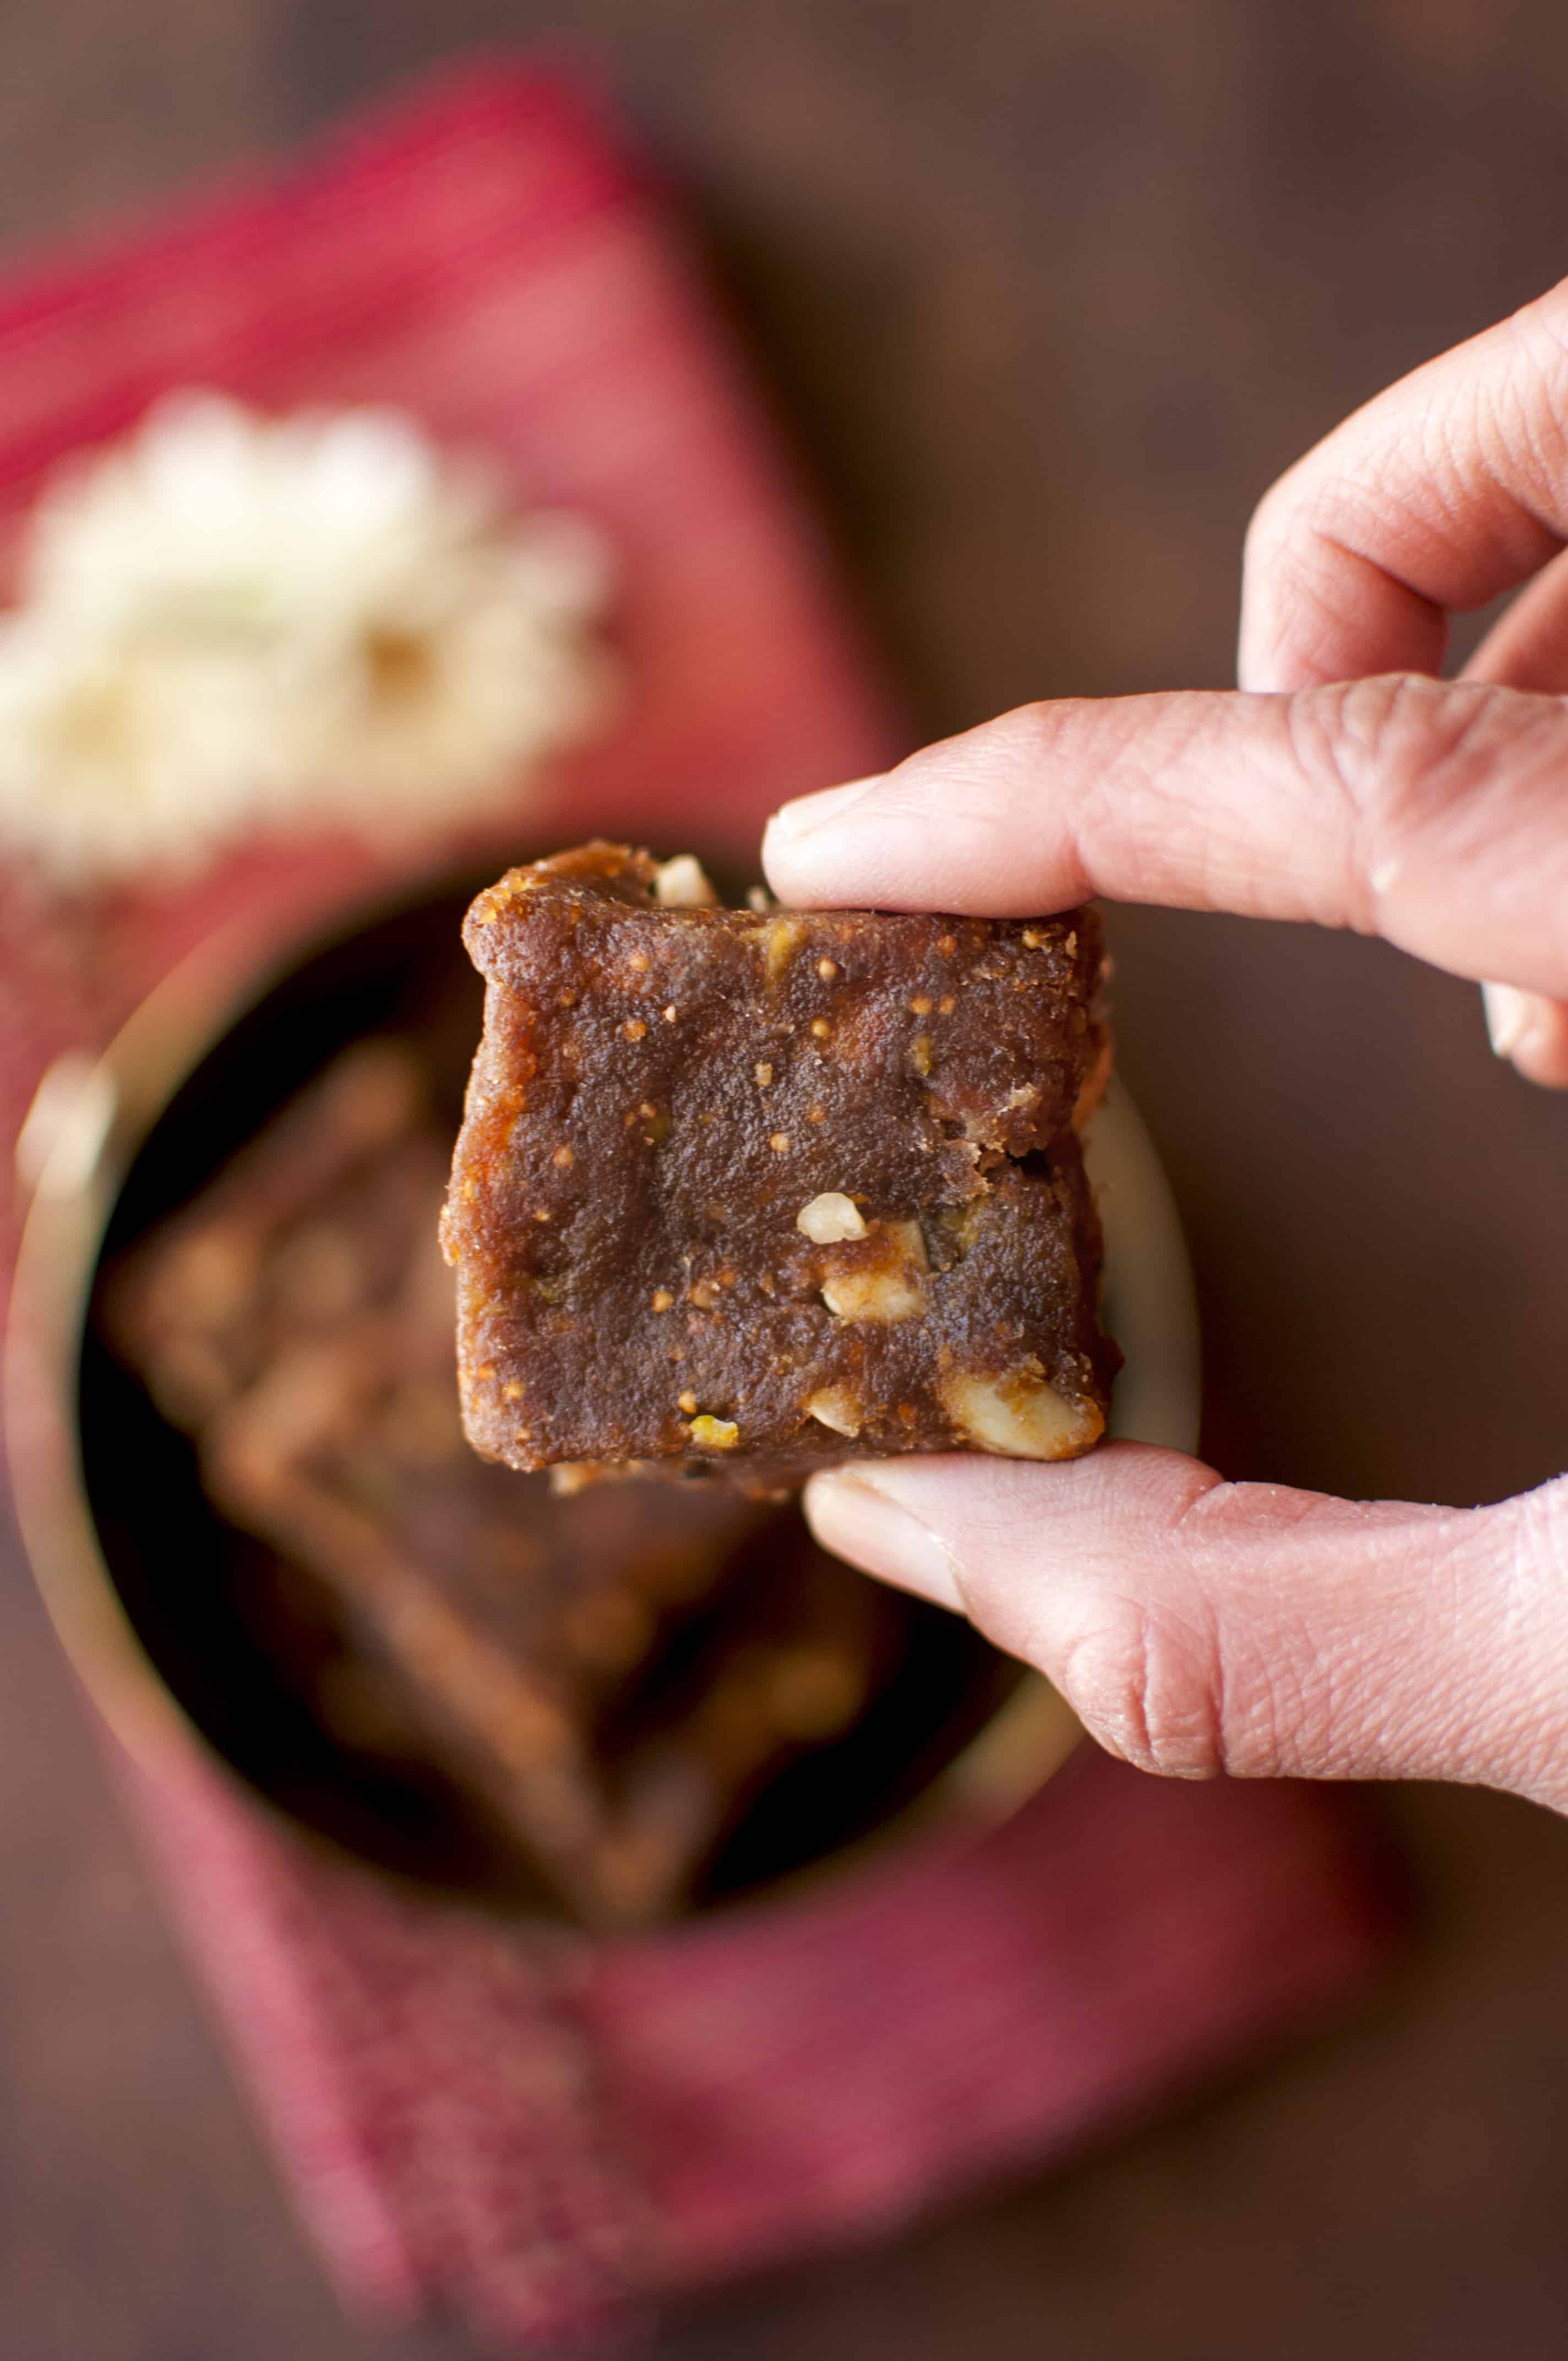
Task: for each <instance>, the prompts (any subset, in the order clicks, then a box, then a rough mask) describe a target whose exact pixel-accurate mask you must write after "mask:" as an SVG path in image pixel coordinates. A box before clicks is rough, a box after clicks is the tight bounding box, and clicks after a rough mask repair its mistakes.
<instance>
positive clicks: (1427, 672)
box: [766, 281, 1568, 1809]
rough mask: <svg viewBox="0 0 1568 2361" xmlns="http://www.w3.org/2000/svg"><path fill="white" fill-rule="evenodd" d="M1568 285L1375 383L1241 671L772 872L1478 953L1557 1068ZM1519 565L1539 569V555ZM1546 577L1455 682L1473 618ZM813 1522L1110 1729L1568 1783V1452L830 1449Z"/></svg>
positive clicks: (1183, 1743) (809, 838) (1293, 503)
mask: <svg viewBox="0 0 1568 2361" xmlns="http://www.w3.org/2000/svg"><path fill="white" fill-rule="evenodd" d="M1564 544H1568V281H1565V282H1564V283H1563V285H1561V286H1559V287H1557V288H1555V289H1553V290H1552V291H1551V292H1550V293H1549V294H1547V295H1546V296H1543V297H1542V298H1541V300H1540V302H1537V303H1534V304H1531V305H1530V306H1528V307H1527V308H1526V309H1525V310H1524V311H1523V312H1521V313H1518V314H1516V315H1515V317H1514V318H1512V319H1510V320H1508V321H1506V322H1504V323H1502V324H1500V325H1499V326H1497V327H1496V328H1493V329H1490V330H1488V331H1487V332H1486V334H1485V335H1481V336H1478V337H1475V339H1473V340H1472V341H1471V342H1470V343H1469V344H1467V345H1464V346H1460V347H1458V348H1457V349H1456V350H1455V351H1453V352H1452V353H1449V354H1446V355H1444V356H1443V357H1442V358H1440V359H1438V360H1436V361H1433V362H1431V363H1430V364H1428V366H1427V367H1426V368H1422V369H1419V370H1417V371H1416V372H1415V373H1414V374H1413V375H1412V376H1411V377H1409V378H1407V379H1404V380H1403V381H1402V382H1401V383H1400V384H1398V385H1397V386H1395V387H1393V388H1392V389H1390V390H1389V391H1388V392H1387V393H1385V394H1382V395H1380V396H1379V397H1378V398H1377V399H1376V401H1373V402H1371V403H1369V404H1368V405H1367V406H1366V408H1365V409H1364V410H1362V411H1360V412H1357V413H1356V414H1355V416H1354V417H1353V418H1352V419H1350V420H1349V421H1347V423H1345V424H1344V425H1343V426H1342V427H1340V428H1339V429H1338V430H1337V431H1336V432H1335V433H1334V434H1331V435H1330V436H1329V437H1328V438H1327V440H1326V441H1325V442H1323V443H1322V444H1321V445H1318V447H1317V448H1316V449H1315V450H1314V451H1312V452H1310V454H1309V455H1308V456H1307V457H1306V458H1305V459H1303V460H1302V461H1300V462H1299V465H1298V466H1297V467H1294V468H1292V469H1291V470H1290V472H1289V473H1288V475H1287V476H1285V477H1284V478H1281V480H1280V482H1279V483H1278V484H1277V485H1276V486H1275V488H1274V489H1273V490H1272V491H1271V492H1270V493H1269V494H1268V496H1267V498H1266V500H1264V501H1263V503H1262V505H1261V507H1260V508H1259V510H1258V511H1257V514H1256V516H1255V520H1254V522H1253V525H1252V528H1251V531H1250V533H1249V535H1248V541H1247V552H1246V565H1245V588H1244V597H1243V616H1242V635H1241V664H1240V675H1241V681H1242V688H1241V690H1240V691H1239V692H1230V693H1193V694H1187V695H1160V696H1151V697H1126V698H1118V699H1113V700H1106V701H1100V702H1091V701H1082V700H1062V701H1059V702H1055V703H1051V704H1046V705H1038V706H1032V707H1026V708H1022V709H1021V710H1019V711H1018V712H1015V713H1012V714H1008V715H1005V716H1003V718H1002V719H1000V720H998V721H993V722H991V723H989V724H987V725H986V726H985V727H983V728H981V729H979V730H971V731H970V732H968V733H967V734H965V735H964V736H962V737H959V738H956V739H952V740H949V741H947V742H946V743H945V744H943V745H939V746H935V747H930V748H927V750H926V751H925V752H921V753H919V754H916V755H915V756H914V757H912V759H911V760H910V761H908V762H906V763H902V764H900V766H899V767H898V768H897V769H896V770H895V771H893V772H891V773H890V774H888V775H887V776H886V777H884V778H879V779H871V780H863V781H859V782H856V783H855V784H853V785H850V786H847V787H839V788H833V789H829V790H828V791H827V792H826V793H824V794H823V795H820V796H807V797H806V798H803V799H802V800H801V801H800V802H799V803H796V804H793V805H790V806H788V807H786V808H785V809H784V811H783V812H782V813H780V814H779V815H778V816H777V817H776V818H775V819H774V821H773V824H772V826H771V828H770V830H769V835H768V841H767V848H766V854H767V866H768V873H769V876H770V879H771V881H772V883H773V886H774V889H775V890H776V891H777V892H778V893H779V894H780V895H782V896H783V897H784V899H785V900H787V901H790V902H794V903H796V904H802V905H813V904H815V905H819V906H822V905H829V906H830V905H835V904H838V905H861V906H865V905H871V906H879V907H882V908H891V909H918V908H942V909H952V910H959V911H965V912H971V913H975V914H989V915H998V916H999V915H1006V914H1012V915H1028V914H1030V913H1033V912H1036V911H1047V910H1051V909H1058V908H1063V907H1066V906H1069V905H1070V904H1072V903H1074V902H1077V901H1079V900H1081V899H1083V898H1084V897H1085V896H1087V895H1108V896H1110V897H1112V898H1114V899H1119V900H1126V901H1146V902H1158V903H1164V904H1167V905H1169V906H1179V907H1184V908H1196V909H1219V910H1231V911H1236V912H1240V913H1243V914H1245V915H1250V916H1253V917H1274V918H1305V919H1311V920H1313V921H1315V922H1316V923H1317V924H1320V925H1323V926H1337V927H1353V928H1356V929H1357V930H1359V931H1361V932H1364V933H1376V934H1380V935H1382V936H1384V937H1385V938H1386V939H1387V940H1388V941H1390V942H1392V943H1396V944H1398V945H1399V946H1400V947H1401V948H1402V949H1404V950H1408V951H1411V952H1414V953H1416V954H1417V955H1418V956H1420V957H1422V958H1425V959H1427V960H1430V961H1432V962H1434V963H1435V964H1437V965H1439V966H1441V967H1444V968H1447V969H1449V970H1450V971H1451V972H1453V973H1455V974H1459V975H1463V976H1467V977H1471V978H1474V979H1475V980H1477V981H1481V980H1483V979H1486V980H1487V1004H1488V1021H1489V1023H1490V1025H1491V1028H1492V1033H1493V1039H1494V1043H1495V1046H1497V1049H1498V1051H1499V1053H1500V1054H1503V1055H1507V1056H1508V1057H1510V1058H1511V1059H1512V1060H1513V1061H1514V1063H1515V1064H1516V1065H1517V1066H1518V1067H1519V1070H1520V1071H1521V1072H1523V1073H1525V1074H1528V1075H1529V1076H1530V1077H1531V1078H1532V1079H1533V1080H1535V1081H1538V1082H1547V1083H1555V1084H1568V802H1565V797H1568V702H1565V701H1564V699H1563V696H1561V695H1560V692H1565V691H1568V555H1560V554H1561V553H1563V551H1564ZM1532 577H1533V578H1532ZM1527 581H1528V582H1529V584H1530V587H1529V588H1528V589H1526V590H1525V591H1524V593H1523V595H1522V596H1521V597H1520V598H1519V599H1518V600H1517V601H1516V602H1515V604H1514V605H1513V607H1512V608H1511V609H1509V611H1508V614H1507V615H1506V616H1505V617H1504V619H1503V620H1502V621H1501V622H1500V623H1499V624H1498V625H1497V627H1496V629H1495V630H1494V631H1492V632H1491V634H1490V635H1489V636H1488V638H1487V639H1486V642H1484V644H1483V646H1482V648H1481V649H1480V651H1479V653H1478V654H1477V655H1476V657H1475V659H1474V660H1473V662H1472V663H1471V664H1470V665H1469V666H1468V667H1467V668H1466V673H1465V675H1464V679H1462V680H1461V681H1459V682H1453V683H1446V684H1445V683H1443V682H1442V681H1440V680H1438V679H1436V678H1434V677H1431V675H1432V674H1434V673H1435V672H1436V670H1437V669H1438V667H1439V666H1440V665H1441V664H1442V657H1443V653H1444V647H1445V642H1446V635H1447V620H1448V617H1449V615H1450V614H1451V613H1452V612H1455V611H1459V610H1462V609H1469V608H1475V607H1477V606H1481V605H1484V604H1485V603H1486V601H1487V600H1488V599H1490V598H1494V597H1496V596H1497V594H1498V593H1499V592H1501V591H1503V590H1506V589H1509V588H1514V587H1516V586H1517V585H1519V584H1520V583H1524V582H1527ZM806 1509H807V1513H808V1515H809V1516H810V1518H811V1521H812V1523H813V1525H814V1527H815V1529H816V1531H817V1534H818V1536H819V1537H820V1538H821V1539H822V1540H823V1541H824V1542H825V1543H827V1544H828V1547H830V1548H832V1549H835V1550H837V1551H839V1554H841V1555H843V1556H845V1557H848V1558H850V1559H852V1560H853V1561H854V1562H855V1563H856V1564H858V1565H862V1566H864V1567H866V1568H867V1570H868V1571H870V1572H872V1573H874V1574H878V1575H881V1576H883V1577H884V1578H886V1579H888V1580H890V1581H894V1582H896V1583H900V1584H902V1585H904V1586H905V1587H907V1588H910V1589H913V1590H916V1591H918V1592H920V1593H922V1594H923V1595H924V1596H926V1597H927V1598H936V1599H938V1600H939V1601H940V1602H941V1603H942V1604H944V1605H947V1606H949V1607H953V1608H955V1609H960V1610H962V1611H964V1612H966V1613H968V1614H969V1615H970V1617H971V1618H972V1620H974V1621H975V1622H976V1623H977V1624H978V1625H979V1626H980V1628H981V1630H982V1631H986V1632H987V1633H988V1634H989V1635H990V1636H991V1637H992V1639H994V1640H995V1641H996V1642H998V1644H999V1645H1001V1646H1003V1648H1006V1649H1008V1650H1010V1651H1011V1652H1012V1653H1014V1654H1016V1655H1019V1656H1022V1657H1024V1658H1025V1659H1027V1660H1028V1661H1029V1662H1030V1663H1033V1664H1036V1665H1038V1666H1039V1667H1040V1669H1041V1670H1042V1671H1043V1672H1045V1673H1046V1674H1047V1675H1049V1676H1050V1678H1051V1679H1052V1680H1053V1681H1055V1682H1056V1684H1057V1685H1058V1687H1059V1688H1061V1689H1062V1691H1063V1692H1064V1694H1065V1695H1066V1696H1067V1697H1069V1700H1070V1702H1071V1703H1072V1704H1073V1705H1074V1707H1075V1708H1077V1710H1078V1711H1079V1713H1080V1715H1081V1717H1082V1719H1083V1720H1084V1721H1085V1723H1086V1724H1087V1726H1088V1727H1089V1729H1090V1730H1091V1731H1092V1732H1093V1734H1094V1735H1095V1736H1096V1737H1097V1738H1099V1739H1100V1740H1101V1741H1102V1743H1103V1744H1104V1745H1106V1746H1108V1747H1109V1748H1110V1749H1111V1750H1112V1751H1113V1752H1117V1753H1120V1754H1123V1755H1124V1756H1126V1757H1127V1758H1128V1759H1129V1760H1131V1761H1133V1762H1135V1763H1140V1764H1141V1765H1143V1766H1144V1767H1145V1768H1147V1769H1150V1770H1155V1771H1163V1772H1169V1773H1178V1774H1180V1775H1186V1776H1194V1777H1201V1776H1206V1775H1211V1774H1212V1773H1216V1772H1219V1771H1222V1770H1223V1771H1226V1772H1229V1773H1232V1774H1233V1775H1241V1776H1264V1775H1269V1774H1275V1773H1291V1774H1295V1775H1298V1776H1307V1777H1323V1778H1367V1777H1372V1778H1393V1777H1426V1778H1447V1779H1455V1780H1468V1781H1474V1782H1477V1783H1482V1784H1488V1785H1495V1786H1499V1787H1507V1788H1511V1789H1514V1790H1516V1791H1517V1792H1519V1794H1522V1795H1531V1796H1534V1797H1536V1798H1538V1799H1539V1800H1541V1801H1543V1802H1547V1803H1550V1804H1552V1805H1553V1806H1556V1807H1557V1808H1559V1809H1568V1478H1558V1479H1557V1480H1556V1481H1554V1482H1552V1483H1550V1484H1547V1485H1545V1486H1543V1487H1542V1488H1541V1489H1540V1490H1539V1491H1537V1492H1534V1493H1531V1494H1530V1495H1528V1496H1526V1497H1524V1498H1522V1499H1517V1500H1510V1501H1506V1502H1504V1503H1502V1504H1501V1505H1499V1506H1497V1507H1490V1508H1486V1509H1472V1510H1450V1509H1436V1508H1427V1507H1420V1506H1408V1505H1403V1504H1399V1503H1395V1502H1373V1503H1365V1502H1351V1501H1343V1500H1333V1499H1325V1498H1322V1497H1321V1496H1319V1495H1316V1494H1311V1493H1305V1492H1299V1491H1291V1490H1288V1489H1285V1488H1281V1487H1278V1486H1274V1485H1264V1484H1244V1485H1233V1484H1227V1483H1225V1482H1223V1480H1222V1479H1221V1477H1218V1476H1217V1475H1215V1474H1214V1472H1213V1471H1212V1469H1209V1468H1206V1467H1203V1466H1201V1465H1200V1464H1199V1463H1198V1462H1196V1461H1194V1460H1190V1459H1186V1458H1183V1457H1182V1456H1180V1455H1179V1454H1176V1453H1173V1452H1164V1451H1156V1450H1152V1449H1148V1448H1146V1447H1144V1446H1142V1445H1138V1444H1108V1445H1106V1446H1104V1447H1103V1448H1102V1450H1100V1451H1098V1452H1095V1453H1094V1454H1092V1455H1091V1456H1090V1457H1089V1458H1087V1459H1083V1460H1078V1461H1074V1462H1071V1463H1069V1464H1066V1465H1062V1466H1051V1467H1042V1466H1027V1465H1024V1464H1020V1463H1018V1462H1015V1461H1004V1460H993V1459H985V1458H983V1457H980V1456H972V1457H955V1458H945V1459H920V1458H909V1459H902V1460H892V1461H887V1462H883V1463H858V1464H857V1465H856V1466H854V1467H853V1468H852V1469H846V1470H843V1471H840V1472H838V1473H835V1474H832V1475H828V1476H821V1477H816V1478H815V1479H814V1480H813V1482H812V1484H811V1486H810V1487H809V1488H808V1490H807V1494H806Z"/></svg>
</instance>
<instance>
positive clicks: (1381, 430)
mask: <svg viewBox="0 0 1568 2361" xmlns="http://www.w3.org/2000/svg"><path fill="white" fill-rule="evenodd" d="M1565 541H1568V280H1563V281H1562V282H1560V283H1559V284H1558V285H1557V286H1556V287H1554V288H1552V289H1551V290H1550V291H1549V292H1548V293H1546V294H1545V295H1542V296H1541V297H1539V298H1538V299H1537V300H1536V301H1535V302H1532V303H1528V304H1526V305H1525V306H1524V308H1523V309H1522V310H1521V311H1519V312H1516V313H1513V315H1512V316H1511V317H1510V318H1508V319H1507V320H1503V321H1500V322H1499V323H1498V324H1497V326H1496V327H1492V328H1487V329H1486V330H1485V331H1484V332H1483V334H1482V335H1478V336H1473V337H1471V338H1470V339H1469V341H1468V342H1467V343H1465V344H1463V345H1457V346H1454V347H1453V350H1452V351H1451V352H1447V353H1444V354H1442V355H1441V356H1440V357H1439V358H1437V359H1436V360H1432V361H1428V362H1427V363H1425V365H1424V366H1423V367H1422V368H1418V369H1415V370H1413V371H1412V372H1411V374H1410V375H1409V377H1406V378H1402V379H1400V380H1399V382H1398V384H1397V385H1392V386H1390V387H1389V388H1388V389H1387V391H1386V392H1383V393H1380V394H1378V395H1377V396H1376V399H1375V400H1373V401H1369V402H1367V403H1366V404H1365V407H1364V408H1363V409H1361V410H1358V411H1357V412H1355V413H1354V416H1353V417H1351V418H1348V419H1346V420H1345V422H1344V423H1343V425H1342V426H1338V427H1336V428H1335V429H1334V431H1333V433H1332V434H1329V435H1327V436H1325V437H1324V439H1323V441H1322V442H1321V443H1319V444H1318V445H1316V446H1315V447H1314V448H1313V449H1312V450H1310V451H1309V452H1308V454H1307V455H1306V456H1305V458H1303V459H1300V460H1298V462H1297V463H1296V465H1295V467H1292V468H1291V469H1290V470H1289V471H1288V474H1286V475H1284V476H1282V477H1281V478H1280V479H1279V481H1278V482H1277V484H1276V485H1275V486H1274V488H1273V489H1272V490H1271V491H1270V492H1268V493H1267V494H1266V497H1265V498H1264V500H1262V502H1261V503H1260V504H1259V507H1258V510H1257V512H1256V515H1255V517H1254V519H1253V522H1252V526H1251V529H1250V531H1249V532H1248V534H1247V546H1246V559H1245V569H1244V581H1243V592H1242V626H1241V645H1240V655H1239V677H1240V679H1241V683H1242V686H1243V687H1244V688H1259V689H1292V688H1302V687H1308V686H1312V685H1313V684H1315V683H1317V682H1321V681H1331V680H1349V679H1351V678H1353V677H1354V675H1357V674H1363V673H1378V672H1387V671H1392V670H1395V669H1400V670H1409V671H1417V672H1427V673H1438V672H1441V670H1442V662H1443V656H1444V653H1445V650H1446V646H1447V639H1448V617H1449V615H1450V614H1451V613H1457V612H1463V611H1464V610H1466V609H1471V608H1475V607H1480V606H1484V605H1485V604H1486V601H1487V599H1489V598H1496V597H1497V594H1498V593H1499V592H1500V591H1504V590H1509V589H1512V588H1515V586H1516V585H1517V584H1519V583H1520V582H1523V581H1525V580H1527V579H1528V578H1529V577H1530V575H1532V574H1534V573H1535V572H1536V571H1537V569H1538V568H1539V567H1540V566H1543V565H1545V564H1546V563H1547V561H1548V560H1549V559H1550V558H1551V557H1552V556H1553V555H1555V554H1556V552H1557V551H1559V550H1560V549H1561V548H1562V547H1563V544H1564V542H1565Z"/></svg>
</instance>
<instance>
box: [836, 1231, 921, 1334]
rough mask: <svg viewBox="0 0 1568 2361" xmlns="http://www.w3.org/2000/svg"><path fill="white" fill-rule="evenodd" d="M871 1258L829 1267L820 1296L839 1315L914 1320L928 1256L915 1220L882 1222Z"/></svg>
mask: <svg viewBox="0 0 1568 2361" xmlns="http://www.w3.org/2000/svg"><path fill="white" fill-rule="evenodd" d="M877 1244H878V1246H879V1247H881V1248H882V1251H881V1252H880V1253H879V1255H878V1256H877V1258H876V1260H875V1261H874V1262H866V1261H861V1262H857V1263H854V1264H850V1265H849V1266H848V1267H847V1268H844V1269H843V1270H837V1271H832V1272H830V1273H829V1274H828V1277H827V1278H826V1279H824V1280H823V1282H822V1301H823V1302H824V1303H825V1304H826V1305H827V1306H828V1311H829V1312H833V1313H834V1314H835V1315H836V1316H837V1317H838V1318H839V1319H840V1320H886V1321H891V1320H916V1319H918V1317H919V1315H920V1314H921V1312H924V1310H925V1309H926V1273H927V1271H928V1270H929V1269H930V1268H931V1263H930V1257H929V1256H928V1255H927V1252H926V1240H925V1237H924V1235H923V1234H922V1232H921V1228H920V1224H919V1223H918V1222H884V1223H883V1225H882V1230H881V1234H880V1235H879V1237H878V1239H877Z"/></svg>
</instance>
